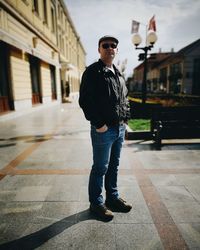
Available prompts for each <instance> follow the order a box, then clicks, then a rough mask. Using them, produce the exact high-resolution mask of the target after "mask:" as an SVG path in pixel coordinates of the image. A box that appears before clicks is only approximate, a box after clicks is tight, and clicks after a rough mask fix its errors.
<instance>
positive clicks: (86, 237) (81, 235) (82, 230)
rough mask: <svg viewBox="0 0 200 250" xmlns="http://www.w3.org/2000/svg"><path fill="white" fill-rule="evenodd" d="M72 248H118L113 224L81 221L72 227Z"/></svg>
mask: <svg viewBox="0 0 200 250" xmlns="http://www.w3.org/2000/svg"><path fill="white" fill-rule="evenodd" d="M72 242H73V245H72V249H77V250H78V249H85V250H86V249H88V250H93V249H99V250H100V249H101V250H103V249H110V250H114V249H116V246H115V243H116V242H115V230H114V225H113V224H108V223H102V224H93V223H92V224H90V223H83V222H80V223H78V224H76V225H74V226H73V227H72Z"/></svg>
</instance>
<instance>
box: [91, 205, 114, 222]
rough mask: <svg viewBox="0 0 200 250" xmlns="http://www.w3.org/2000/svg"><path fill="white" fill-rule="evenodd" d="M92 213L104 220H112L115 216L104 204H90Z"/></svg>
mask: <svg viewBox="0 0 200 250" xmlns="http://www.w3.org/2000/svg"><path fill="white" fill-rule="evenodd" d="M90 211H91V212H92V213H94V214H95V215H97V216H98V217H100V218H101V219H104V220H112V219H113V217H114V214H113V212H112V211H110V210H109V209H108V208H107V207H106V206H105V205H104V204H102V205H92V204H90Z"/></svg>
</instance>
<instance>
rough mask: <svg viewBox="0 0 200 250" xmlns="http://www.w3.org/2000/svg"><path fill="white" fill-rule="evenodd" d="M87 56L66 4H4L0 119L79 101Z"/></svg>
mask: <svg viewBox="0 0 200 250" xmlns="http://www.w3.org/2000/svg"><path fill="white" fill-rule="evenodd" d="M85 56H86V53H85V50H84V48H83V45H82V43H81V41H80V37H79V36H78V34H77V32H76V29H75V27H74V24H73V22H72V20H71V18H70V15H69V13H68V11H67V8H66V6H65V4H64V2H63V0H0V114H1V116H0V118H2V117H3V116H4V118H5V116H7V117H9V116H12V115H13V113H14V115H18V114H19V115H20V114H23V113H25V112H29V111H31V110H33V107H35V108H36V109H39V108H43V107H46V106H48V105H55V104H58V103H60V102H61V101H62V100H65V98H66V97H68V96H70V97H72V98H73V97H74V96H76V95H77V93H78V91H79V85H80V77H81V75H82V72H83V71H84V69H85ZM10 111H14V112H10Z"/></svg>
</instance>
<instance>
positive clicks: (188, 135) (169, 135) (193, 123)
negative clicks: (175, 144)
mask: <svg viewBox="0 0 200 250" xmlns="http://www.w3.org/2000/svg"><path fill="white" fill-rule="evenodd" d="M151 134H152V139H153V141H154V142H155V146H156V148H157V149H160V148H161V145H162V139H194V138H200V106H185V107H184V106H181V107H156V108H155V109H153V110H152V118H151Z"/></svg>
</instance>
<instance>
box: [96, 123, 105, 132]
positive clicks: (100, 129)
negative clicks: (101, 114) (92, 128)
mask: <svg viewBox="0 0 200 250" xmlns="http://www.w3.org/2000/svg"><path fill="white" fill-rule="evenodd" d="M107 130H108V127H107V125H106V124H104V125H103V126H102V127H101V128H97V129H96V131H97V132H98V133H103V132H106V131H107Z"/></svg>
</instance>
